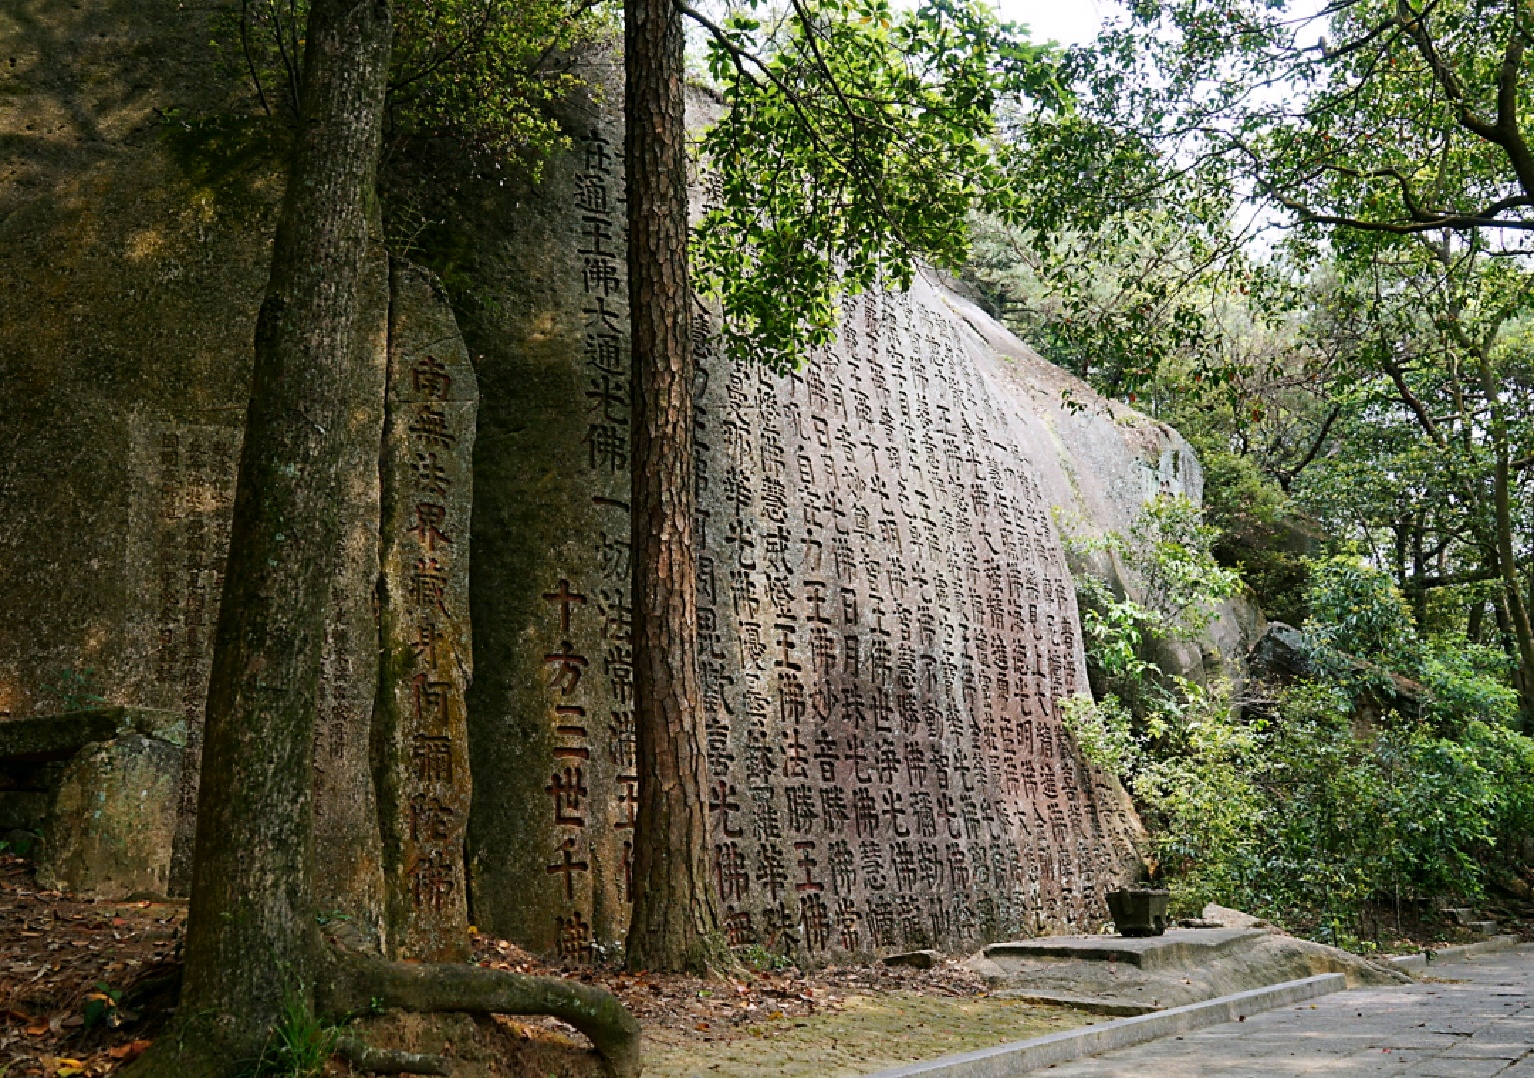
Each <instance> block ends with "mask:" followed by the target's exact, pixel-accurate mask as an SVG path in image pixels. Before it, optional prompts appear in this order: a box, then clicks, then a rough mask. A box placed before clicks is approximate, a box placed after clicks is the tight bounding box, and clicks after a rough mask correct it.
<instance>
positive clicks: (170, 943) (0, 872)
mask: <svg viewBox="0 0 1534 1078" xmlns="http://www.w3.org/2000/svg"><path fill="white" fill-rule="evenodd" d="M185 920H186V907H185V904H184V903H180V902H97V901H93V900H89V899H80V898H76V897H73V896H70V895H64V894H60V893H59V892H57V891H39V890H38V889H37V886H36V883H35V881H34V879H33V877H32V873H31V869H30V865H29V864H28V863H27V862H26V861H23V860H21V859H20V858H16V857H12V856H9V855H6V854H0V1075H3V1076H4V1078H103V1076H105V1075H109V1074H111V1073H112V1071H113V1070H115V1069H116V1068H117V1067H119V1066H121V1065H122V1063H124V1062H125V1061H126V1060H128V1059H131V1058H133V1056H135V1055H137V1054H138V1053H139V1052H141V1051H143V1049H144V1048H146V1047H148V1045H149V1043H150V1042H151V1041H152V1040H153V1038H154V1036H155V1034H156V1033H157V1031H158V1029H159V1028H160V1026H161V1025H163V1023H164V1020H165V1018H166V1017H167V1013H168V1007H169V1006H170V1005H171V1004H173V1002H174V992H173V989H172V988H170V987H169V986H170V985H172V984H173V981H172V980H171V979H172V978H173V976H174V974H175V972H176V970H177V966H176V961H177V958H178V956H179V947H180V941H181V935H182V931H183V928H184V925H185ZM474 944H475V961H476V962H478V963H480V964H481V965H485V966H489V967H492V968H497V969H505V970H510V971H514V972H519V973H530V974H539V975H546V976H568V977H576V978H579V979H580V980H583V981H586V982H588V983H594V984H599V985H601V986H603V987H605V988H607V989H609V990H611V991H612V992H614V993H615V994H616V995H617V996H618V997H619V998H620V999H622V1000H623V1002H624V1004H625V1005H626V1006H628V1007H629V1008H630V1009H631V1010H632V1011H633V1012H634V1014H635V1015H636V1016H638V1018H639V1019H640V1021H641V1023H643V1025H644V1027H645V1036H646V1043H647V1053H646V1054H647V1056H648V1061H647V1068H646V1069H647V1072H648V1073H649V1074H651V1075H655V1076H665V1078H683V1076H691V1075H694V1074H697V1075H706V1076H709V1078H716V1076H717V1078H737V1076H738V1078H747V1076H757V1075H761V1076H765V1075H789V1076H791V1075H801V1074H802V1075H816V1076H817V1078H819V1076H824V1078H832V1076H836V1075H844V1074H845V1075H850V1074H858V1073H865V1072H867V1071H869V1070H874V1069H877V1068H878V1067H879V1066H889V1065H894V1064H895V1063H899V1062H904V1061H909V1060H911V1059H913V1058H932V1057H935V1056H939V1055H943V1054H946V1053H948V1052H955V1051H963V1050H967V1049H970V1048H975V1047H981V1046H983V1045H988V1044H998V1043H1002V1042H1004V1041H1008V1040H1016V1039H1018V1038H1021V1037H1030V1036H1036V1035H1039V1034H1041V1033H1047V1032H1053V1031H1055V1030H1059V1029H1069V1028H1072V1027H1073V1026H1076V1025H1080V1024H1081V1023H1083V1022H1085V1021H1088V1020H1090V1017H1089V1016H1086V1015H1080V1014H1077V1013H1076V1012H1072V1011H1066V1010H1061V1009H1058V1008H1046V1007H1036V1006H1030V1005H1025V1004H1019V1003H1016V1002H1009V1001H1004V1000H998V999H993V998H992V997H990V996H989V995H988V993H987V991H986V987H985V983H984V982H983V981H982V980H981V979H980V978H979V977H977V976H976V975H974V974H973V973H970V972H969V971H967V970H965V969H963V968H962V967H960V966H959V965H958V964H957V963H956V962H952V961H950V962H947V963H944V964H943V965H941V966H939V967H938V968H936V969H933V970H928V971H922V970H915V969H908V968H890V967H886V966H882V965H874V966H855V967H832V968H828V969H823V970H819V971H815V972H813V973H801V972H800V971H798V970H795V969H792V968H790V969H786V970H777V971H773V970H762V971H754V970H750V969H746V968H742V969H740V970H739V971H738V972H737V973H736V974H735V975H733V976H731V977H726V978H720V979H716V980H708V981H705V980H701V979H698V978H694V977H678V976H658V975H649V974H642V975H639V976H633V975H630V974H627V973H624V972H622V971H618V970H608V969H596V970H564V971H562V970H559V969H556V968H553V967H550V966H547V965H544V964H542V963H540V962H538V961H536V960H535V959H533V958H532V957H531V956H530V955H528V954H527V953H526V952H524V951H522V950H520V949H519V948H517V947H516V946H514V945H513V944H510V943H507V942H506V941H504V940H496V939H493V938H491V937H488V936H476V937H475V938H474ZM764 957H765V956H764ZM358 1025H360V1026H361V1027H363V1029H365V1030H366V1033H367V1036H368V1039H369V1040H370V1041H371V1042H373V1043H375V1044H377V1045H379V1046H380V1047H399V1048H411V1049H414V1050H416V1051H431V1052H444V1051H445V1052H447V1053H449V1054H450V1055H451V1057H452V1058H453V1059H454V1060H455V1078H588V1076H594V1075H596V1074H597V1073H598V1070H597V1068H596V1067H595V1066H594V1061H593V1059H592V1058H591V1055H590V1053H589V1051H588V1050H587V1047H586V1044H585V1041H584V1038H582V1037H581V1036H580V1035H579V1034H577V1033H576V1032H575V1031H574V1030H572V1029H570V1028H569V1027H568V1026H565V1025H563V1024H562V1023H560V1022H557V1021H555V1020H553V1019H510V1018H505V1017H499V1016H498V1017H496V1018H493V1019H491V1018H484V1019H474V1018H470V1017H468V1016H446V1017H438V1018H420V1017H416V1016H410V1015H400V1014H391V1015H385V1016H382V1017H379V1018H370V1019H365V1020H363V1021H361V1022H359V1023H358ZM331 1073H332V1074H333V1075H335V1076H344V1075H346V1074H348V1073H349V1071H348V1068H347V1067H346V1066H345V1065H344V1064H341V1063H335V1064H333V1065H332V1068H331Z"/></svg>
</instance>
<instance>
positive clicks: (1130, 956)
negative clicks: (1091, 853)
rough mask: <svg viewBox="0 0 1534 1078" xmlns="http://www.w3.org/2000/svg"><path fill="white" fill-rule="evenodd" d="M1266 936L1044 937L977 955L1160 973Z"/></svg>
mask: <svg viewBox="0 0 1534 1078" xmlns="http://www.w3.org/2000/svg"><path fill="white" fill-rule="evenodd" d="M1266 935H1268V933H1266V932H1263V931H1260V930H1258V929H1252V928H1173V929H1168V930H1167V932H1166V934H1165V935H1163V936H1140V937H1134V936H1044V937H1041V938H1039V939H1031V940H1017V941H1014V942H1009V943H993V944H991V946H989V947H986V948H985V949H984V950H983V951H981V953H982V954H984V955H985V956H986V957H987V958H989V959H991V960H992V961H993V962H999V963H1003V964H1005V962H1006V960H1007V959H1015V958H1025V959H1034V960H1038V959H1066V960H1071V959H1086V960H1088V961H1100V962H1108V961H1113V962H1124V963H1127V964H1128V965H1131V966H1138V967H1139V968H1141V969H1163V968H1166V967H1168V966H1185V965H1187V964H1188V963H1190V962H1199V961H1203V960H1207V959H1209V958H1211V957H1213V956H1214V955H1217V954H1222V953H1224V952H1226V951H1229V950H1231V949H1232V948H1233V947H1234V948H1239V947H1240V946H1241V945H1242V944H1246V943H1251V942H1254V941H1256V940H1258V939H1261V938H1262V937H1264V936H1266Z"/></svg>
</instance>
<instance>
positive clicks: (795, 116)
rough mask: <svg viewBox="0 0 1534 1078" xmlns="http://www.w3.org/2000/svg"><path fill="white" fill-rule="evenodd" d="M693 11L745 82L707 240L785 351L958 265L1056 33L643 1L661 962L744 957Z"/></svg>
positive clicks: (650, 622) (634, 288) (832, 2)
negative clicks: (723, 936)
mask: <svg viewBox="0 0 1534 1078" xmlns="http://www.w3.org/2000/svg"><path fill="white" fill-rule="evenodd" d="M751 6H754V5H751ZM684 15H685V16H686V17H688V18H690V19H692V20H693V21H694V22H696V23H697V24H698V25H699V26H701V27H702V28H703V30H704V31H705V33H707V35H708V36H709V42H710V45H709V48H710V66H711V70H712V72H713V74H714V76H715V78H716V79H717V81H718V83H719V86H720V88H721V89H722V91H723V97H724V104H725V110H724V113H723V116H722V118H721V119H720V120H719V122H717V123H716V124H715V125H714V126H713V128H712V129H711V130H710V131H709V132H708V133H707V134H706V135H705V138H704V154H703V156H704V158H705V167H706V168H708V169H711V170H712V171H713V172H714V175H715V176H716V178H717V179H718V181H719V186H720V188H721V189H722V191H723V194H724V197H723V199H722V200H721V201H720V204H719V205H718V206H716V207H714V208H713V209H711V211H710V212H709V213H708V214H707V215H706V218H705V221H704V223H703V225H702V227H701V230H700V232H699V234H698V239H699V242H698V243H697V245H696V247H695V248H694V249H693V250H692V252H691V253H692V254H693V255H695V256H696V262H697V264H698V266H699V267H700V269H701V273H700V276H701V278H702V281H703V286H704V287H703V291H706V292H709V293H712V294H713V295H714V296H715V297H716V298H718V299H720V300H721V301H722V306H723V309H724V315H725V330H724V332H725V336H726V339H727V341H728V342H729V344H730V345H731V346H732V349H733V350H734V351H735V353H736V354H737V355H739V356H743V357H746V358H749V359H750V360H753V361H757V362H761V363H764V364H765V365H767V366H769V367H771V368H774V369H777V370H785V369H791V368H792V367H794V366H796V365H798V364H799V363H800V362H802V361H803V360H804V359H805V357H806V356H807V355H808V353H809V351H810V349H812V348H813V347H814V346H816V345H820V344H824V343H826V342H827V341H828V340H829V339H830V336H831V335H832V334H833V333H834V331H835V325H836V312H837V310H838V304H837V300H838V298H839V296H840V295H842V294H844V293H845V292H856V291H859V290H861V289H864V288H868V287H871V286H874V285H876V284H879V283H881V282H891V283H894V284H897V285H903V284H905V283H908V282H909V280H910V276H911V274H912V273H913V272H914V267H915V261H916V260H917V259H918V258H927V259H930V260H932V261H934V262H937V263H940V264H943V265H945V266H948V267H950V268H957V265H958V264H959V263H960V262H961V261H962V259H963V255H964V252H965V250H966V236H967V231H966V227H965V226H966V218H967V215H968V213H969V212H970V210H971V209H973V208H975V207H977V206H985V207H987V208H991V209H994V210H998V211H999V210H1001V209H1002V208H1003V206H1004V205H1005V202H1006V199H1005V195H1004V184H1003V183H1002V182H1001V180H1002V175H1001V172H1000V170H999V169H998V168H997V167H996V161H995V159H994V154H993V151H992V146H991V144H990V142H989V141H988V136H989V135H990V133H991V131H992V129H993V123H994V121H993V118H992V114H991V105H992V104H993V102H994V101H995V99H996V95H997V93H998V90H999V88H1000V87H1002V86H1014V87H1020V86H1021V85H1022V82H1023V79H1022V72H1024V71H1025V70H1027V71H1028V72H1030V73H1035V74H1036V71H1035V68H1033V67H1032V66H1030V64H1031V62H1032V61H1034V60H1035V59H1037V58H1038V57H1039V56H1040V55H1041V53H1040V52H1039V50H1033V49H1030V48H1028V47H1027V46H1026V45H1025V44H1023V43H1022V42H1021V41H1019V40H1018V39H1017V38H1016V37H1015V36H1014V35H1012V34H1011V32H1010V31H1009V30H1008V29H1007V28H1003V27H1000V26H998V25H997V24H996V22H995V20H994V19H993V18H991V17H990V15H989V13H988V12H987V11H986V10H985V9H984V8H983V7H981V6H980V5H978V4H974V3H968V2H960V3H949V2H947V0H936V2H929V3H925V4H922V5H921V6H919V7H918V8H916V9H915V10H913V11H910V12H904V13H901V14H898V15H897V14H895V13H894V12H892V10H891V9H890V7H889V5H888V3H886V2H885V0H820V2H814V0H796V2H795V3H794V4H793V5H792V9H791V11H789V12H788V13H786V15H785V22H784V24H783V25H782V26H781V27H764V26H763V25H762V23H761V22H759V21H758V20H757V19H756V18H755V17H753V16H752V15H751V14H750V12H749V11H748V10H742V11H739V12H737V13H735V15H734V16H732V17H731V18H730V19H728V20H727V21H726V22H724V23H723V24H719V23H715V22H714V21H712V20H711V19H710V18H708V16H707V15H706V14H704V13H702V12H700V11H698V10H697V9H696V8H694V7H692V6H689V5H687V4H685V3H680V2H678V0H628V2H627V4H626V7H625V21H626V31H625V37H624V40H625V57H624V62H625V94H626V96H625V101H624V116H625V120H626V124H627V130H626V134H625V149H626V155H627V159H626V166H627V181H628V215H629V292H630V312H631V313H630V319H631V328H632V341H633V367H634V376H633V424H634V427H633V429H634V456H633V468H634V473H633V521H634V531H633V548H632V549H633V552H634V560H633V573H634V576H633V587H634V668H635V677H634V680H635V725H636V731H637V738H638V755H639V810H638V818H637V822H636V827H635V839H634V841H635V856H634V886H635V891H634V894H635V899H634V912H633V921H632V923H631V926H630V929H629V937H628V961H629V965H630V967H631V968H641V967H645V968H651V969H699V968H703V967H706V966H708V965H710V964H712V963H715V962H717V961H718V959H719V958H721V957H723V956H722V955H721V954H720V950H721V944H720V942H719V935H718V923H719V919H718V913H717V904H716V898H715V895H714V893H713V884H712V881H711V879H710V875H709V872H708V868H709V865H708V856H709V853H710V847H709V843H708V811H707V802H706V799H705V794H704V789H705V784H706V780H707V771H706V764H707V758H706V753H705V750H704V739H703V731H702V712H701V707H700V701H699V683H698V675H697V671H696V652H697V640H696V632H697V630H696V626H695V624H694V619H695V616H696V611H697V596H696V576H695V573H696V569H695V563H694V557H695V549H694V539H693V506H692V500H693V479H692V438H693V403H692V391H693V389H692V387H693V380H694V360H693V356H692V352H691V340H692V335H691V327H690V315H691V311H692V306H693V303H694V298H693V292H692V286H691V283H690V281H689V253H690V252H689V243H688V241H689V225H688V210H689V206H688V198H687V166H688V161H687V128H686V117H685V97H684V92H683V76H684V68H683V46H684V35H683V28H682V17H683V16H684ZM1037 82H1038V85H1040V86H1042V85H1043V84H1044V80H1042V79H1038V80H1037Z"/></svg>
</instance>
